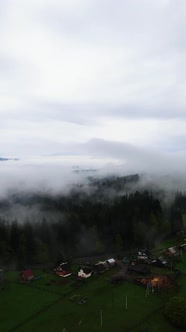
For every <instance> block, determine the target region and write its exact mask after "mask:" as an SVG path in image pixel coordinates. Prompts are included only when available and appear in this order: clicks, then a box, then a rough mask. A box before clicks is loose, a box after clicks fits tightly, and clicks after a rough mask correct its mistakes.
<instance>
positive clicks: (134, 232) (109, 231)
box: [0, 190, 186, 269]
mask: <svg viewBox="0 0 186 332" xmlns="http://www.w3.org/2000/svg"><path fill="white" fill-rule="evenodd" d="M100 197H101V194H100V195H99V199H98V198H97V197H96V195H95V192H94V193H92V194H90V193H89V194H86V193H85V192H83V191H81V190H80V191H77V190H76V191H74V192H71V194H69V195H58V196H50V195H41V194H40V195H39V194H38V195H29V196H27V195H24V196H23V197H21V195H20V196H15V197H14V199H13V200H12V201H11V202H10V201H9V202H8V201H6V202H5V201H2V202H0V213H1V212H2V211H3V209H4V210H5V209H8V208H10V207H11V206H13V207H14V206H15V205H19V207H20V208H21V206H24V207H28V208H29V209H30V207H32V208H33V207H35V208H36V209H37V211H38V218H37V219H34V220H32V216H30V215H29V214H28V216H27V218H26V220H24V221H23V220H19V215H17V216H16V215H15V218H14V219H13V220H10V219H8V218H5V217H3V216H2V217H1V218H0V264H1V265H7V264H10V263H15V264H16V266H17V268H18V269H20V268H23V267H24V266H26V265H29V264H45V263H53V264H55V263H57V262H58V261H60V260H66V259H71V258H74V257H80V256H86V255H95V254H102V253H106V252H109V253H110V252H115V253H116V254H119V253H120V252H121V251H123V250H129V249H132V248H139V247H146V248H152V247H153V246H154V245H155V244H156V242H157V241H159V240H161V239H163V238H164V237H166V236H169V235H170V234H171V233H176V232H179V231H181V230H183V227H184V226H183V219H182V215H183V214H184V212H185V211H186V195H183V194H177V195H176V197H175V200H174V201H173V202H172V204H171V205H170V206H169V207H168V206H167V207H165V206H162V204H161V202H160V201H159V199H158V198H157V196H156V197H155V196H154V195H153V193H152V192H149V191H148V190H145V191H143V192H139V191H136V192H134V193H130V194H125V195H115V196H114V197H113V198H112V200H111V199H110V198H109V199H106V198H105V196H104V194H103V197H102V199H100ZM13 204H14V205H13ZM11 208H12V207H11ZM28 211H29V210H28ZM41 212H42V217H41ZM28 213H29V212H28ZM51 216H52V218H51Z"/></svg>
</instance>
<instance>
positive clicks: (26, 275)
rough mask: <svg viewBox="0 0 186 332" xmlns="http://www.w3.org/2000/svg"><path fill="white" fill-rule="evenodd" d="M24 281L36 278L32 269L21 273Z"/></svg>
mask: <svg viewBox="0 0 186 332" xmlns="http://www.w3.org/2000/svg"><path fill="white" fill-rule="evenodd" d="M20 275H21V277H22V278H23V279H30V278H33V277H34V272H33V271H32V270H31V269H28V270H24V271H22V272H21V273H20Z"/></svg>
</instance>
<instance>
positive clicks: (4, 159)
mask: <svg viewBox="0 0 186 332" xmlns="http://www.w3.org/2000/svg"><path fill="white" fill-rule="evenodd" d="M8 160H19V159H18V158H3V157H0V161H8Z"/></svg>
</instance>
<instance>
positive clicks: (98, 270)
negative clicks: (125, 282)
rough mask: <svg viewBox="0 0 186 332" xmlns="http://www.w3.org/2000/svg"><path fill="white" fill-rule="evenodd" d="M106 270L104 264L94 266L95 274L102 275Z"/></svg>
mask: <svg viewBox="0 0 186 332" xmlns="http://www.w3.org/2000/svg"><path fill="white" fill-rule="evenodd" d="M106 270H108V267H106V266H105V264H103V263H102V262H99V263H97V264H95V265H94V271H95V273H103V272H105V271H106Z"/></svg>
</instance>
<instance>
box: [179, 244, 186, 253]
mask: <svg viewBox="0 0 186 332" xmlns="http://www.w3.org/2000/svg"><path fill="white" fill-rule="evenodd" d="M178 250H179V252H185V251H186V243H183V244H181V245H180V246H179V247H178Z"/></svg>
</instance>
